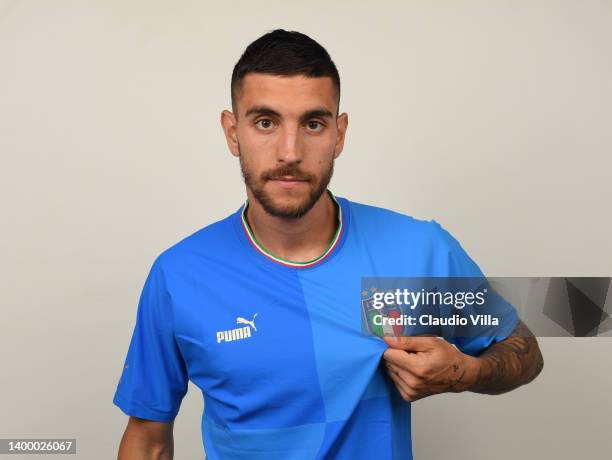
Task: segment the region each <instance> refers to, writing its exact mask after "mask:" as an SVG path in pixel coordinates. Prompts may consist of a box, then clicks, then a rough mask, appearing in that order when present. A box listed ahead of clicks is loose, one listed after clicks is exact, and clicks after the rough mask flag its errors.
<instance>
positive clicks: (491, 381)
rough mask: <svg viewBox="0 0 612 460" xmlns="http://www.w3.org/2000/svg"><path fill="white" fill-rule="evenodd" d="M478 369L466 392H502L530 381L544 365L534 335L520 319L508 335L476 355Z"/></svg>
mask: <svg viewBox="0 0 612 460" xmlns="http://www.w3.org/2000/svg"><path fill="white" fill-rule="evenodd" d="M475 359H476V361H475V363H476V364H477V365H476V368H477V371H476V372H475V373H474V375H475V378H474V381H473V383H472V384H471V385H469V387H468V388H467V390H468V391H473V392H475V393H486V394H491V395H495V394H501V393H505V392H507V391H511V390H513V389H515V388H517V387H519V386H521V385H524V384H526V383H529V382H531V381H532V380H533V379H535V378H536V377H537V375H538V374H539V373H540V372H541V370H542V368H543V367H544V360H543V358H542V353H541V352H540V347H539V346H538V342H537V340H536V338H535V337H534V336H533V334H532V333H531V331H530V330H529V328H527V326H525V324H523V322H522V321H520V320H519V323H518V325H517V326H516V328H515V329H514V331H512V334H511V335H510V337H508V338H507V339H506V340H503V341H501V342H497V343H495V344H493V345H491V346H490V347H489V348H487V349H486V350H485V351H484V352H483V353H482V354H481V355H480V356H478V357H477V358H475Z"/></svg>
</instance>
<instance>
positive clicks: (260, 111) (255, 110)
mask: <svg viewBox="0 0 612 460" xmlns="http://www.w3.org/2000/svg"><path fill="white" fill-rule="evenodd" d="M249 115H270V116H273V117H278V118H282V116H281V114H280V113H278V112H277V111H276V110H274V109H271V108H270V107H266V106H265V105H256V106H255V107H251V108H250V109H249V110H247V111H246V113H245V114H244V116H245V117H248V116H249Z"/></svg>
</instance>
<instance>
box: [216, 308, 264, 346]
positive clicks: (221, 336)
mask: <svg viewBox="0 0 612 460" xmlns="http://www.w3.org/2000/svg"><path fill="white" fill-rule="evenodd" d="M255 318H257V313H255V314H254V315H253V319H252V320H250V321H249V320H248V319H246V318H243V317H242V316H239V317H237V318H236V324H246V326H242V327H239V328H236V329H230V330H228V331H218V332H217V343H221V342H233V341H235V340H242V339H248V338H249V337H251V329H253V330H254V331H256V330H257V328H256V327H255Z"/></svg>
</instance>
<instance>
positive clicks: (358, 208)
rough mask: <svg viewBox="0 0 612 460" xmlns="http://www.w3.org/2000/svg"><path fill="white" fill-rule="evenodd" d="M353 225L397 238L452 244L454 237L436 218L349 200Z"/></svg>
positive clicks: (379, 234) (358, 229) (356, 227)
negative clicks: (420, 216)
mask: <svg viewBox="0 0 612 460" xmlns="http://www.w3.org/2000/svg"><path fill="white" fill-rule="evenodd" d="M345 200H346V201H347V203H348V206H349V209H350V212H351V219H352V222H353V226H354V228H355V229H357V231H363V232H369V233H373V234H374V235H377V236H378V237H379V238H380V237H383V236H387V237H391V238H396V237H401V238H415V237H420V238H426V239H428V240H434V241H436V242H438V243H440V244H445V245H448V244H452V242H453V240H454V238H453V237H452V236H451V235H450V234H449V233H448V231H447V230H446V229H445V228H444V227H442V225H440V223H439V222H438V221H437V220H435V219H420V218H417V217H414V216H412V215H409V214H405V213H402V212H399V211H395V210H392V209H388V208H383V207H381V206H375V205H371V204H364V203H359V202H356V201H352V200H348V199H346V198H345Z"/></svg>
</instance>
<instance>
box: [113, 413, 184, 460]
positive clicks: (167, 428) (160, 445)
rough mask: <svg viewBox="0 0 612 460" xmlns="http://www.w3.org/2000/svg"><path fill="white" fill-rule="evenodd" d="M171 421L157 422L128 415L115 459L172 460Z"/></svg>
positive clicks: (172, 437) (172, 439)
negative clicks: (126, 424)
mask: <svg viewBox="0 0 612 460" xmlns="http://www.w3.org/2000/svg"><path fill="white" fill-rule="evenodd" d="M173 458H174V436H173V434H172V423H158V422H153V421H149V420H143V419H138V418H136V417H130V420H129V422H128V426H127V427H126V430H125V433H124V434H123V437H122V439H121V443H120V444H119V453H118V456H117V460H172V459H173Z"/></svg>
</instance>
